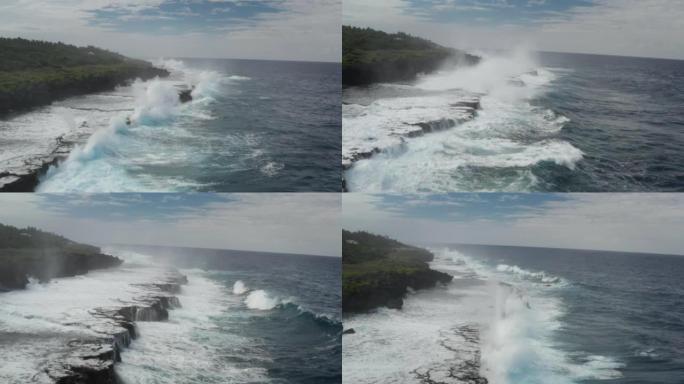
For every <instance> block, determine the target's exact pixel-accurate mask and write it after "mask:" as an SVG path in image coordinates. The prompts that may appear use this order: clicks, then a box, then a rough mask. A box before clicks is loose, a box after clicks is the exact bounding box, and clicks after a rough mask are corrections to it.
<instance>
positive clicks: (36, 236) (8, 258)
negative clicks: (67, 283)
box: [0, 224, 122, 292]
mask: <svg viewBox="0 0 684 384" xmlns="http://www.w3.org/2000/svg"><path fill="white" fill-rule="evenodd" d="M121 262H122V260H120V259H118V258H116V257H114V256H110V255H105V254H103V253H101V251H100V248H98V247H94V246H91V245H86V244H80V243H76V242H73V241H71V240H68V239H66V238H64V237H62V236H59V235H55V234H52V233H49V232H43V231H41V230H38V229H36V228H32V227H28V228H24V229H20V228H16V227H12V226H9V225H3V224H0V292H2V291H8V290H13V289H23V288H25V287H26V285H27V284H28V282H29V281H28V278H29V277H34V278H36V279H39V280H40V281H42V282H45V281H48V280H50V279H51V278H55V277H66V276H75V275H82V274H85V273H88V271H90V270H92V269H99V268H109V267H113V266H117V265H119V264H121Z"/></svg>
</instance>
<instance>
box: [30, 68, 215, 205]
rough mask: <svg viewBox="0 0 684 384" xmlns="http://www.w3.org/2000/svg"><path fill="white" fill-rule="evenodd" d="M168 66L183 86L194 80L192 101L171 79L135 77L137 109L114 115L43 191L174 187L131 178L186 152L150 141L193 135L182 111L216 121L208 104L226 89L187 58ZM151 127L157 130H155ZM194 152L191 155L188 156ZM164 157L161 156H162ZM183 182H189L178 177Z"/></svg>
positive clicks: (48, 178) (49, 177)
mask: <svg viewBox="0 0 684 384" xmlns="http://www.w3.org/2000/svg"><path fill="white" fill-rule="evenodd" d="M164 66H165V67H167V66H168V68H174V70H176V71H179V72H178V73H180V74H181V81H182V83H183V84H188V83H189V84H191V86H192V87H194V89H193V97H196V98H197V99H196V100H193V101H192V102H191V103H189V104H181V102H180V100H179V97H178V88H177V87H176V85H175V84H174V83H173V82H172V81H169V80H166V79H159V78H156V79H153V80H151V81H145V82H143V81H135V82H134V83H133V84H132V85H131V90H132V95H133V97H134V100H135V101H134V108H133V112H132V113H130V112H128V113H120V114H118V115H116V116H114V117H112V118H111V119H110V121H109V124H108V125H107V126H106V127H105V128H102V129H99V130H97V131H95V132H94V133H93V134H92V135H91V136H90V137H89V138H88V140H87V141H86V143H85V144H84V145H81V146H76V147H75V148H74V149H73V150H72V151H71V153H70V155H69V156H68V158H67V159H66V160H64V161H63V162H62V163H61V164H59V165H58V166H51V167H50V168H49V169H48V171H47V172H46V174H45V175H43V176H42V177H41V182H40V184H39V185H38V188H37V190H38V191H40V192H64V191H81V192H83V191H86V192H88V191H90V192H98V191H108V192H112V191H118V192H125V191H136V192H140V191H159V190H165V189H168V188H169V186H170V185H172V184H170V183H171V182H173V180H169V179H168V178H167V179H166V180H165V181H164V182H165V183H167V184H168V185H166V186H162V187H158V186H157V185H156V183H154V184H153V183H150V182H148V183H145V182H143V181H142V180H138V179H137V178H135V177H131V172H130V170H131V169H132V170H135V169H137V168H139V167H140V166H141V165H143V164H151V163H157V162H162V163H166V162H168V161H169V160H170V159H173V158H176V157H178V156H179V155H182V154H183V152H180V153H179V152H178V151H177V150H175V149H174V148H173V147H171V148H170V149H171V150H173V152H172V153H168V154H166V155H164V154H162V153H157V152H155V151H152V150H151V149H150V147H151V146H153V145H155V146H156V144H154V143H150V142H148V141H149V140H150V139H151V138H153V137H155V138H156V137H158V136H161V137H164V138H165V139H166V140H168V139H169V138H173V137H174V136H179V137H187V136H188V134H185V133H184V132H183V130H182V129H181V128H179V127H177V121H178V119H179V118H180V117H181V116H182V115H188V116H192V117H194V116H195V115H197V116H198V118H201V119H204V120H207V119H211V116H208V115H207V113H206V112H203V109H204V107H203V106H204V105H206V104H207V103H211V102H212V101H213V98H212V95H216V94H217V93H218V92H219V90H220V87H221V84H222V82H221V77H220V76H219V75H218V74H217V73H215V72H211V71H193V70H190V69H187V68H186V67H185V66H184V65H183V64H182V62H178V61H166V62H165V65H164ZM150 130H154V132H151V131H150ZM188 155H189V154H188ZM159 156H161V158H159V159H158V160H157V157H159ZM175 184H177V185H178V186H181V187H182V186H183V185H184V184H185V183H184V182H182V181H176V182H175Z"/></svg>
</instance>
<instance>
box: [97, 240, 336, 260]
mask: <svg viewBox="0 0 684 384" xmlns="http://www.w3.org/2000/svg"><path fill="white" fill-rule="evenodd" d="M107 246H111V247H117V246H124V247H157V248H185V249H202V250H209V251H236V252H252V253H271V254H276V255H292V256H307V257H328V258H333V259H339V258H342V255H341V254H340V256H332V255H319V254H313V253H297V252H276V251H267V250H266V251H264V250H262V251H257V250H252V249H236V248H213V247H198V246H188V245H160V244H139V243H137V244H135V243H134V244H131V243H110V244H102V245H100V247H107ZM340 249H341V245H340Z"/></svg>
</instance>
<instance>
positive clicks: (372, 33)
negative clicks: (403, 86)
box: [342, 26, 480, 85]
mask: <svg viewBox="0 0 684 384" xmlns="http://www.w3.org/2000/svg"><path fill="white" fill-rule="evenodd" d="M479 61H480V58H479V57H477V56H473V55H470V54H467V53H465V52H462V51H458V50H456V49H452V48H446V47H443V46H440V45H438V44H436V43H433V42H431V41H428V40H425V39H421V38H418V37H414V36H411V35H407V34H405V33H401V32H400V33H395V34H388V33H385V32H382V31H376V30H373V29H370V28H356V27H349V26H343V27H342V83H343V85H368V84H372V83H377V82H395V81H410V80H413V79H415V78H416V76H417V75H418V74H421V73H430V72H433V71H435V70H437V69H439V68H441V67H442V66H444V65H445V64H451V65H474V64H477V63H478V62H479Z"/></svg>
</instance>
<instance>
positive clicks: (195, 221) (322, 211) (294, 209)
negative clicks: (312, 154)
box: [0, 193, 341, 256]
mask: <svg viewBox="0 0 684 384" xmlns="http://www.w3.org/2000/svg"><path fill="white" fill-rule="evenodd" d="M340 207H341V201H340V197H339V195H336V194H306V193H291V194H288V193H284V194H277V193H269V194H210V193H197V194H147V193H146V194H92V195H60V194H3V195H0V212H1V213H0V223H3V224H11V225H15V226H19V227H26V226H35V227H38V228H41V229H45V230H48V231H52V232H56V233H59V234H62V235H64V236H66V237H68V238H71V239H73V240H76V241H82V242H86V243H95V244H102V245H104V244H113V243H124V244H150V245H169V246H189V247H204V248H223V249H243V250H253V251H271V252H282V253H304V254H315V255H328V256H339V255H340V244H341V227H340Z"/></svg>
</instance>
